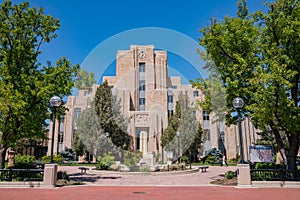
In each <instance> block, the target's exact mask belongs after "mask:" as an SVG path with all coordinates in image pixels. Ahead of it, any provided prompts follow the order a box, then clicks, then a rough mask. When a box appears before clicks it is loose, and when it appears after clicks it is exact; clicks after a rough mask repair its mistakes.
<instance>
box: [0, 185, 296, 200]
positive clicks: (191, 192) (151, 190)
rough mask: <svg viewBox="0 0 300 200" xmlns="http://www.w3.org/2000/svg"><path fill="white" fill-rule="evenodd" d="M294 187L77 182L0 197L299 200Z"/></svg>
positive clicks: (2, 191)
mask: <svg viewBox="0 0 300 200" xmlns="http://www.w3.org/2000/svg"><path fill="white" fill-rule="evenodd" d="M299 197H300V190H299V189H298V188H297V189H296V188H294V189H293V188H244V189H241V188H235V187H220V186H190V187H189V186H174V187H171V186H141V187H139V186H76V187H63V188H57V189H38V188H30V189H16V188H14V189H13V188H7V189H3V188H2V189H0V200H18V199H20V200H44V199H51V200H56V199H57V200H69V199H70V200H76V199H80V200H90V199H92V200H97V199H103V200H106V199H109V200H121V199H124V200H138V199H143V200H144V199H145V200H177V199H178V200H179V199H180V200H184V199H189V200H194V199H205V200H218V199H222V200H227V199H228V200H241V199H242V200H260V199H263V200H268V199H271V200H284V199H288V200H296V199H297V200H298V199H299Z"/></svg>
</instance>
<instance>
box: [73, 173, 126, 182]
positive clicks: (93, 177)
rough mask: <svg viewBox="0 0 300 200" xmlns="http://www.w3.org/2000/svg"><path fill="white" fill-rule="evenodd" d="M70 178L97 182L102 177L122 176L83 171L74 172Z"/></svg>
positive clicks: (115, 177)
mask: <svg viewBox="0 0 300 200" xmlns="http://www.w3.org/2000/svg"><path fill="white" fill-rule="evenodd" d="M69 177H70V180H73V181H81V182H90V183H94V182H97V180H101V179H111V180H113V179H120V178H122V177H120V176H100V175H96V174H82V173H74V174H69Z"/></svg>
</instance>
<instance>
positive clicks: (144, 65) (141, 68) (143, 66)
mask: <svg viewBox="0 0 300 200" xmlns="http://www.w3.org/2000/svg"><path fill="white" fill-rule="evenodd" d="M145 71H146V64H145V63H140V64H139V72H145Z"/></svg>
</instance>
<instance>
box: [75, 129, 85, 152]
mask: <svg viewBox="0 0 300 200" xmlns="http://www.w3.org/2000/svg"><path fill="white" fill-rule="evenodd" d="M72 149H73V150H74V152H75V153H76V156H83V154H84V152H85V151H86V148H85V146H84V144H83V142H82V141H81V140H80V138H79V136H78V134H77V133H75V135H74V136H73V140H72Z"/></svg>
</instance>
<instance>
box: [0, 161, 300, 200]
mask: <svg viewBox="0 0 300 200" xmlns="http://www.w3.org/2000/svg"><path fill="white" fill-rule="evenodd" d="M59 170H61V171H66V172H67V173H68V174H69V175H70V177H71V179H73V180H74V179H76V180H81V181H83V182H84V183H85V184H84V185H79V186H65V187H57V188H52V189H49V188H0V200H15V199H22V200H33V199H34V200H36V199H37V200H44V199H51V200H52V199H59V200H69V199H72V200H74V199H75V200H76V199H80V200H85V199H103V200H106V199H109V200H121V199H122V200H123V199H124V200H127V199H129V200H131V199H134V200H139V199H141V200H144V199H146V200H177V199H178V200H179V199H180V200H182V199H189V200H193V199H205V200H210V199H230V200H235V199H239V200H240V199H242V200H248V199H249V200H250V199H251V200H253V199H255V200H259V199H264V200H266V199H272V200H277V199H278V200H281V199H282V200H283V199H289V200H296V199H297V200H298V199H299V196H300V188H299V187H298V188H292V187H290V188H281V187H275V188H270V187H265V188H257V187H247V188H240V187H235V186H216V185H211V184H210V182H211V181H212V180H215V179H218V178H222V177H223V176H224V174H225V172H226V171H228V170H232V171H235V170H236V167H232V166H230V167H219V166H210V167H209V169H208V170H207V172H204V173H202V172H201V171H200V172H193V173H177V174H171V173H169V174H166V173H155V174H149V173H118V172H103V171H100V172H99V171H94V170H92V169H90V170H88V171H87V173H86V174H84V173H81V171H80V170H79V169H78V167H62V166H60V167H59Z"/></svg>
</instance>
